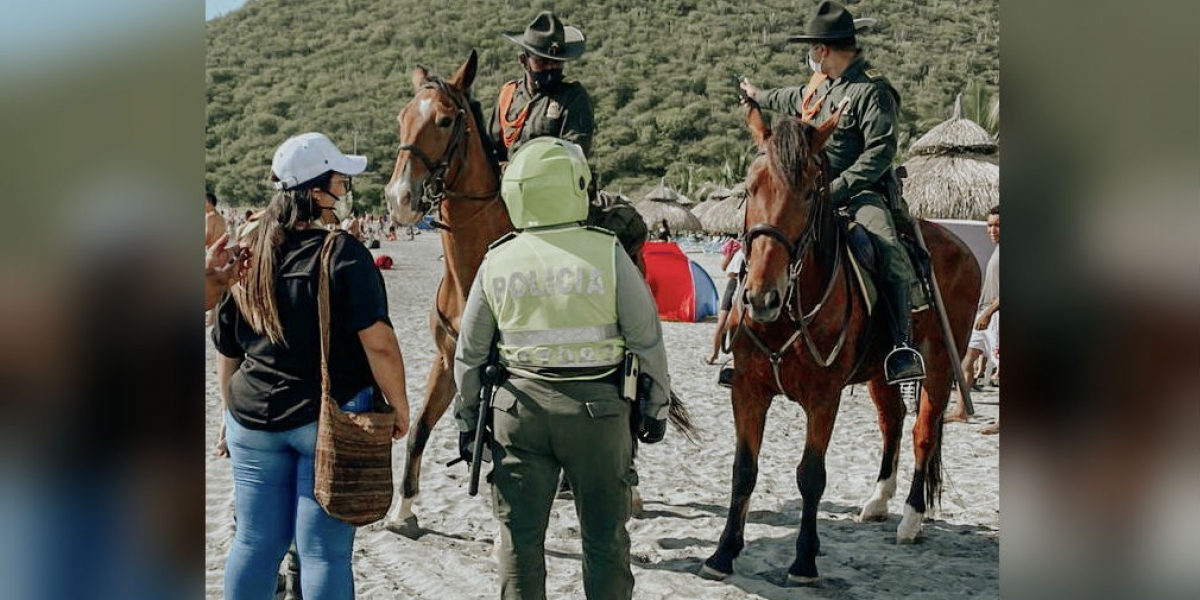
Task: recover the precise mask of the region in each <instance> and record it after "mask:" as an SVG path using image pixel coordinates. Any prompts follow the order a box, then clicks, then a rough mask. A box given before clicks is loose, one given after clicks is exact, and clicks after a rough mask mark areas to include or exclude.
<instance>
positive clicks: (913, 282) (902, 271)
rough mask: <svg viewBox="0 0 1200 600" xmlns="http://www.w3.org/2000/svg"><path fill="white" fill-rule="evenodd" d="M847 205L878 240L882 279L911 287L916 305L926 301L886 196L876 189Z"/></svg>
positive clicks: (850, 211)
mask: <svg viewBox="0 0 1200 600" xmlns="http://www.w3.org/2000/svg"><path fill="white" fill-rule="evenodd" d="M846 208H847V210H848V211H849V213H850V215H851V216H852V217H853V218H854V221H855V222H856V223H858V224H859V225H862V226H863V227H864V228H865V229H866V230H867V232H868V233H870V234H871V237H872V238H874V240H875V248H876V249H877V250H878V251H879V255H880V256H879V263H880V264H879V267H880V269H881V270H882V272H881V273H880V279H882V280H883V281H884V282H887V283H892V284H897V285H900V284H902V285H904V286H905V289H908V290H909V299H910V302H912V304H913V306H919V305H921V304H923V303H924V294H923V293H922V292H921V289H920V285H919V284H918V283H917V273H916V271H914V270H913V266H912V261H910V260H909V258H908V251H907V250H905V248H904V244H903V243H901V242H900V237H899V235H897V233H896V224H895V222H894V221H893V220H892V212H891V211H890V210H888V208H887V206H886V205H885V204H884V202H883V196H880V195H879V194H876V193H875V192H863V193H861V194H859V195H857V196H855V197H853V198H851V199H850V202H849V203H847V205H846Z"/></svg>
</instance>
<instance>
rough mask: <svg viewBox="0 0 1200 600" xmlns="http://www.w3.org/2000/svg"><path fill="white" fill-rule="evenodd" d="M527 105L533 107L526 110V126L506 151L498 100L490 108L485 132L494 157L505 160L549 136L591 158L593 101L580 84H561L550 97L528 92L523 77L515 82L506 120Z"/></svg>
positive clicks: (511, 118) (518, 113) (593, 127)
mask: <svg viewBox="0 0 1200 600" xmlns="http://www.w3.org/2000/svg"><path fill="white" fill-rule="evenodd" d="M530 103H532V105H531V106H530V107H529V116H528V117H526V119H525V126H524V127H523V128H522V129H521V134H520V135H518V136H517V139H516V140H515V141H513V143H512V146H511V147H509V148H507V149H506V148H505V147H504V143H503V135H502V132H501V131H500V129H501V127H500V116H499V114H498V111H499V110H500V103H499V101H497V102H496V106H495V108H493V109H492V118H491V121H490V124H489V126H488V133H489V135H491V137H492V142H493V144H495V146H496V154H497V156H498V158H499V159H500V160H501V161H505V160H508V157H509V156H512V155H513V153H515V152H516V151H517V148H520V147H521V144H524V143H525V142H528V141H529V140H531V139H533V138H535V137H541V136H551V137H556V138H561V139H564V140H567V141H569V142H574V143H576V144H579V146H580V147H581V148H583V153H584V155H586V156H591V152H592V132H593V130H594V129H595V121H594V116H593V114H592V99H591V98H590V97H589V96H588V93H587V90H586V89H584V87H583V84H580V83H578V82H575V81H564V82H562V84H560V85H559V86H558V88H557V89H556V90H555V91H554V93H553V94H550V95H546V94H541V93H538V94H534V93H533V92H531V91H529V88H528V86H527V85H526V82H525V78H524V77H522V78H521V79H520V80H518V83H517V90H516V92H514V93H513V99H512V104H510V105H509V107H508V115H507V116H506V118H507V119H508V120H509V121H513V120H515V119H516V118H517V116H518V115H520V114H521V111H522V110H524V108H525V106H526V105H529V104H530Z"/></svg>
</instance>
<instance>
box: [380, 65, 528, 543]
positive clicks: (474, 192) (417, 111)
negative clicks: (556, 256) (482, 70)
mask: <svg viewBox="0 0 1200 600" xmlns="http://www.w3.org/2000/svg"><path fill="white" fill-rule="evenodd" d="M477 64H478V59H477V56H476V54H475V51H474V50H472V51H471V54H470V56H469V57H468V58H467V62H466V63H465V64H463V65H462V67H460V68H459V69H458V71H457V72H456V73H455V74H454V76H453V77H451V78H449V79H442V78H439V77H437V76H434V75H431V74H429V73H428V72H427V71H426V70H425V69H424V68H422V67H417V68H416V69H415V70H414V71H413V76H412V84H413V90H414V91H415V95H414V96H413V98H412V100H411V101H409V103H408V104H407V105H406V106H405V107H404V108H403V109H402V110H401V111H400V114H399V115H398V116H397V117H396V119H397V121H399V127H400V130H399V135H400V151H399V153H398V154H397V156H396V166H395V169H394V170H393V171H392V179H391V181H389V182H388V184H387V188H386V189H385V190H384V196H385V198H386V200H387V204H388V209H389V211H390V212H391V215H392V219H393V220H395V221H396V222H398V223H400V224H401V225H412V224H413V223H416V222H417V221H419V220H420V219H421V218H422V217H423V216H424V215H425V214H426V213H428V212H430V211H432V210H435V209H436V210H437V219H438V223H439V229H441V235H442V251H443V254H444V257H445V273H444V274H443V276H442V281H441V284H440V285H439V286H438V292H437V299H436V302H435V306H434V310H433V312H432V313H431V314H430V317H429V326H430V329H431V330H432V332H433V339H434V343H435V344H436V346H437V350H438V358H437V359H436V360H434V361H433V368H432V369H431V370H430V372H429V379H428V381H427V383H426V388H425V390H426V391H425V404H424V405H423V406H422V407H421V414H420V415H419V416H418V417H417V422H416V423H415V424H414V426H413V428H412V430H411V431H410V432H409V436H408V459H407V461H406V462H405V466H404V481H403V483H402V484H401V488H400V494H401V501H400V503H399V504H398V505H394V506H393V511H392V513H391V514H390V515H389V518H388V522H387V526H388V528H389V529H391V530H393V531H395V532H397V533H400V534H402V535H405V536H408V537H413V538H415V537H417V536H419V535H420V527H419V525H418V523H417V517H416V515H415V514H414V513H413V511H412V505H413V502H414V500H415V499H416V497H417V494H418V493H419V492H420V478H421V456H422V454H423V453H424V451H425V444H426V443H427V442H428V441H429V435H430V433H431V432H432V431H433V426H434V425H436V424H437V422H438V420H439V419H441V418H442V415H443V414H445V412H446V408H447V407H449V405H450V401H451V400H452V399H453V398H454V394H455V391H456V389H455V385H454V349H455V342H456V340H457V338H458V328H459V318H460V317H461V315H462V311H463V307H464V306H465V305H466V301H467V293H468V292H469V291H470V289H471V283H472V282H473V281H474V280H475V273H476V271H478V270H479V265H480V263H481V262H483V256H484V254H486V253H487V249H488V245H489V244H491V243H492V242H494V241H496V240H497V239H499V238H500V236H502V235H504V234H505V233H507V232H509V231H512V228H513V227H512V223H511V222H510V221H509V219H508V211H507V210H506V209H505V207H504V203H503V202H501V201H500V196H499V194H500V190H499V172H498V169H497V167H496V165H495V164H494V161H493V160H492V159H491V158H490V156H491V153H490V149H489V148H488V146H487V144H488V143H489V142H488V141H487V137H486V136H487V134H486V133H485V132H484V130H483V127H485V126H486V125H485V124H484V123H482V122H481V121H482V117H481V115H480V113H478V112H476V109H474V108H473V107H472V102H471V83H472V82H473V81H474V79H475V68H476V66H477Z"/></svg>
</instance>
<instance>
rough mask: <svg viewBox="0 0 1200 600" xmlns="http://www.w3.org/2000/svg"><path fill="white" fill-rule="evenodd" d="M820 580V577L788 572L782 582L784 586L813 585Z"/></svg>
mask: <svg viewBox="0 0 1200 600" xmlns="http://www.w3.org/2000/svg"><path fill="white" fill-rule="evenodd" d="M820 580H821V578H820V577H805V576H803V575H792V574H791V573H788V576H787V581H786V582H784V587H813V586H815V585H817V582H819V581H820Z"/></svg>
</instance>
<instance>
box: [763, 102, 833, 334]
mask: <svg viewBox="0 0 1200 600" xmlns="http://www.w3.org/2000/svg"><path fill="white" fill-rule="evenodd" d="M746 123H747V125H749V127H750V132H751V133H752V134H753V135H754V142H755V143H756V144H758V157H757V158H756V159H755V160H754V162H753V163H751V165H750V169H749V171H748V173H747V175H746V221H745V236H746V240H745V248H746V249H745V253H746V281H745V286H744V288H745V299H746V302H747V304H748V305H749V313H750V318H751V319H753V320H754V321H756V322H759V323H766V322H770V321H774V320H775V319H777V318H778V317H779V313H780V311H781V310H782V309H783V305H784V301H785V299H786V298H787V291H788V285H789V283H790V273H789V271H790V269H791V267H792V265H793V263H795V261H797V260H798V259H799V258H800V257H799V254H800V252H801V251H802V248H801V246H802V245H803V242H802V239H801V238H803V237H804V235H805V232H806V231H808V230H809V229H810V228H811V224H812V221H813V219H814V217H815V215H814V214H813V207H814V204H815V203H814V200H815V199H816V196H817V194H818V193H819V192H820V177H821V169H822V168H821V166H820V162H819V153H820V151H821V147H822V146H824V145H825V140H826V139H828V137H829V135H830V133H832V132H833V129H834V128H835V127H836V125H837V123H836V119H831V120H830V121H828V122H826V124H824V125H822V126H821V127H820V128H814V127H812V126H809V125H804V124H801V123H799V122H798V121H796V120H795V119H790V118H789V119H784V120H782V121H780V122H779V123H778V124H776V125H775V128H774V130H771V129H769V128H768V127H767V124H766V122H765V121H764V120H763V117H762V112H761V110H759V108H758V105H756V104H754V103H753V102H751V103H750V111H749V114H747V116H746Z"/></svg>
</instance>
